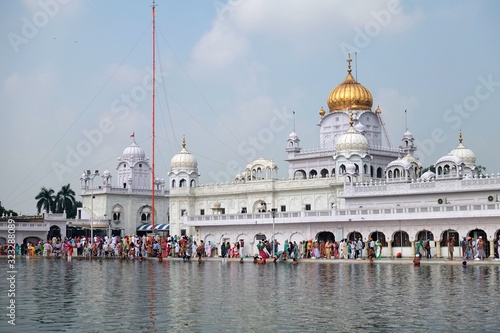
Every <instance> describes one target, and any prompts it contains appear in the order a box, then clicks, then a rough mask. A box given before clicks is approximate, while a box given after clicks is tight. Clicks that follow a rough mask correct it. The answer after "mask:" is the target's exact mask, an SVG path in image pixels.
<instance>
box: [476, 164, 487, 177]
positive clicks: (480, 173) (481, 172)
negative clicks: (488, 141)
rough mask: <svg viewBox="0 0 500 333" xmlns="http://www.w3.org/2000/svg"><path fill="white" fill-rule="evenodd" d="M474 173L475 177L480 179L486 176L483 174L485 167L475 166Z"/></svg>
mask: <svg viewBox="0 0 500 333" xmlns="http://www.w3.org/2000/svg"><path fill="white" fill-rule="evenodd" d="M474 171H475V172H476V176H478V177H480V176H482V175H483V174H484V175H485V174H486V173H483V172H484V171H486V167H484V166H482V165H476V168H475V169H474Z"/></svg>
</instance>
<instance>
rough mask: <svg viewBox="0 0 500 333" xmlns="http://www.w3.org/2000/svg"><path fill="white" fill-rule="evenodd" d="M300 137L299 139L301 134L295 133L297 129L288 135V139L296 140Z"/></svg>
mask: <svg viewBox="0 0 500 333" xmlns="http://www.w3.org/2000/svg"><path fill="white" fill-rule="evenodd" d="M298 139H299V136H298V135H297V133H295V131H292V133H290V134H289V135H288V140H292V141H296V140H298Z"/></svg>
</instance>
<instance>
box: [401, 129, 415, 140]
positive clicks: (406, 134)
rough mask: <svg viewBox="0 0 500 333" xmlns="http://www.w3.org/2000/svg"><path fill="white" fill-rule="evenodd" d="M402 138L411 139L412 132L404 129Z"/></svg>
mask: <svg viewBox="0 0 500 333" xmlns="http://www.w3.org/2000/svg"><path fill="white" fill-rule="evenodd" d="M403 139H408V140H413V134H411V132H410V131H408V130H406V132H405V134H403Z"/></svg>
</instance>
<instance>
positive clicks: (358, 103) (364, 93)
mask: <svg viewBox="0 0 500 333" xmlns="http://www.w3.org/2000/svg"><path fill="white" fill-rule="evenodd" d="M347 62H348V64H349V65H348V68H347V76H346V78H345V80H344V82H342V83H341V84H339V85H338V86H336V87H335V88H334V89H333V90H332V91H331V92H330V95H329V96H328V108H329V109H330V112H334V111H345V110H347V109H349V110H371V109H372V105H373V97H372V94H371V93H370V91H369V90H368V89H366V88H365V87H364V86H363V85H361V84H360V83H358V82H357V81H356V80H355V79H354V77H353V76H352V74H351V55H349V57H348V58H347Z"/></svg>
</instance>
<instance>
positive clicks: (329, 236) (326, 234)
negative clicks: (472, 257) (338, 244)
mask: <svg viewBox="0 0 500 333" xmlns="http://www.w3.org/2000/svg"><path fill="white" fill-rule="evenodd" d="M316 240H317V241H318V242H321V241H323V242H325V243H326V242H327V241H330V243H333V242H335V236H334V235H333V232H330V231H321V232H319V233H318V234H317V235H316Z"/></svg>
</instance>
